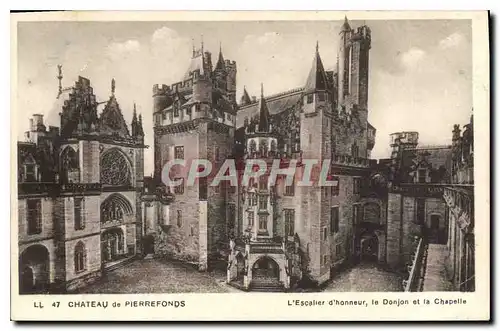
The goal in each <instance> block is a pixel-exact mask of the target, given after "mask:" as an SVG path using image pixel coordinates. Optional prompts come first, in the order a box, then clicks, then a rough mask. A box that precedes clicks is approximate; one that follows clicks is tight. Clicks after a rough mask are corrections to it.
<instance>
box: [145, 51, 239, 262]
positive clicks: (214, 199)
mask: <svg viewBox="0 0 500 331" xmlns="http://www.w3.org/2000/svg"><path fill="white" fill-rule="evenodd" d="M228 63H229V64H231V65H232V64H234V68H233V69H232V70H233V71H234V72H236V64H235V63H234V62H230V61H228ZM227 77H228V73H227V71H226V61H225V60H224V57H223V55H222V51H220V52H219V58H218V61H217V64H216V67H215V69H214V70H213V71H212V63H211V54H210V53H209V52H204V51H203V46H202V48H201V50H193V56H192V58H191V64H190V66H189V69H188V71H187V72H186V74H185V76H184V78H183V80H182V81H180V82H177V83H174V84H172V85H171V86H166V85H162V86H158V85H155V86H154V87H153V99H154V121H155V122H154V130H155V147H154V149H155V151H154V152H155V153H154V154H155V180H156V183H157V185H159V186H162V185H163V184H162V183H161V178H162V171H163V167H164V165H165V164H166V163H167V162H168V161H170V160H173V159H183V160H185V162H186V163H185V167H184V169H186V170H188V169H189V168H190V166H191V162H192V161H193V160H197V159H206V160H209V161H210V162H211V164H212V171H213V173H216V171H217V170H218V167H220V166H221V165H222V164H223V161H224V160H225V159H226V158H227V157H228V156H229V155H231V152H232V148H233V142H234V125H235V118H236V116H235V114H236V110H235V107H234V105H233V103H232V102H231V101H230V99H229V98H228V81H227ZM233 83H234V84H235V81H233ZM229 85H230V87H231V84H229ZM231 88H232V87H231ZM187 172H188V171H181V170H180V169H179V168H178V167H177V168H175V169H174V170H172V171H171V172H170V179H180V180H182V181H183V182H182V184H181V185H179V186H176V187H173V188H172V189H171V193H172V194H173V196H174V199H173V201H172V202H171V203H170V202H166V201H161V199H160V201H157V212H156V214H155V212H154V211H151V215H158V218H159V222H160V226H159V227H158V228H157V229H156V233H154V234H153V235H154V236H155V253H156V254H159V255H170V256H173V257H175V258H177V259H180V260H187V261H189V262H193V263H196V264H197V265H198V267H199V269H200V270H205V269H206V268H207V266H208V261H209V259H210V256H211V255H216V254H217V252H218V248H219V247H220V245H219V244H221V243H225V242H227V233H226V232H227V229H226V219H225V217H221V215H225V214H226V213H225V209H224V208H225V194H226V192H225V187H224V185H220V186H216V187H215V186H210V180H208V181H207V180H206V178H205V179H200V180H199V181H196V182H195V183H188V182H187V176H186V174H187Z"/></svg>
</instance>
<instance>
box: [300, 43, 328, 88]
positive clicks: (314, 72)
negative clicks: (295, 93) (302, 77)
mask: <svg viewBox="0 0 500 331" xmlns="http://www.w3.org/2000/svg"><path fill="white" fill-rule="evenodd" d="M326 89H327V79H326V74H325V68H324V67H323V62H322V61H321V57H320V56H319V48H318V44H316V53H315V54H314V59H313V63H312V66H311V70H310V71H309V75H308V76H307V80H306V85H305V86H304V91H305V92H311V91H315V90H326Z"/></svg>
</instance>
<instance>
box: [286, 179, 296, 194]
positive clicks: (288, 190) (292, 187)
mask: <svg viewBox="0 0 500 331" xmlns="http://www.w3.org/2000/svg"><path fill="white" fill-rule="evenodd" d="M284 195H285V196H294V195H295V183H292V185H286V181H285V194H284Z"/></svg>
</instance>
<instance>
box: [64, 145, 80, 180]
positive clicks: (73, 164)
mask: <svg viewBox="0 0 500 331" xmlns="http://www.w3.org/2000/svg"><path fill="white" fill-rule="evenodd" d="M78 163H79V158H78V153H77V152H76V151H75V150H74V149H73V148H72V147H70V146H68V147H66V148H65V149H64V150H63V152H62V153H61V182H63V183H77V182H79V181H80V166H79V164H78Z"/></svg>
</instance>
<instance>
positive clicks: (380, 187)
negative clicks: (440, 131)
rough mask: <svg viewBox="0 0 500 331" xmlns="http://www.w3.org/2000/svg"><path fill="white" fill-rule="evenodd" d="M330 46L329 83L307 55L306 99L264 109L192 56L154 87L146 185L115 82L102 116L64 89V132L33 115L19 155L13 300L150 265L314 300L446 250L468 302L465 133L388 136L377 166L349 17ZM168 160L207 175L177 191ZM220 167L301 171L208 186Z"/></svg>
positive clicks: (219, 68) (89, 97) (271, 101)
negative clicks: (317, 176) (420, 253)
mask: <svg viewBox="0 0 500 331" xmlns="http://www.w3.org/2000/svg"><path fill="white" fill-rule="evenodd" d="M338 38H339V40H340V44H339V49H338V61H337V66H336V68H335V69H334V70H332V71H328V70H325V68H324V66H323V61H322V59H321V56H320V50H319V46H318V45H317V46H316V49H315V50H312V51H311V55H312V56H311V57H312V63H311V67H310V71H309V75H308V76H307V79H306V81H305V82H304V84H303V86H302V87H299V88H297V89H293V90H290V91H284V92H282V93H279V94H275V95H269V96H266V95H265V93H264V87H263V86H262V88H261V94H260V97H258V98H257V97H250V96H249V94H248V93H247V91H246V90H245V89H244V90H243V95H242V97H241V99H240V100H236V78H237V64H236V62H235V61H231V60H228V59H225V58H224V56H223V53H222V50H219V54H218V58H217V61H216V63H215V65H214V64H213V63H212V55H211V53H210V52H209V51H207V50H205V49H204V48H203V45H202V46H201V48H200V49H198V50H196V49H193V53H192V54H191V62H190V65H189V67H188V68H187V70H186V74H185V75H184V77H183V78H182V80H181V81H179V82H177V83H175V84H171V85H155V86H154V87H153V101H154V108H153V120H154V146H153V153H154V175H153V176H152V177H144V168H143V167H144V148H146V147H147V146H145V145H144V130H143V128H142V120H141V116H140V115H139V117H137V115H136V112H135V109H134V115H133V118H132V122H131V131H129V126H128V124H127V123H126V122H125V120H124V118H123V115H122V113H121V110H120V106H119V105H118V102H117V100H116V98H115V96H114V89H115V87H114V81H113V82H112V93H111V96H110V98H109V100H108V101H107V102H98V101H97V100H96V98H95V95H94V94H93V91H92V87H91V85H90V81H89V80H88V79H86V78H83V77H80V78H79V79H78V81H77V82H76V83H75V84H74V86H73V87H72V88H70V89H62V87H60V89H59V95H58V102H57V103H56V105H55V106H54V107H55V109H56V111H58V112H61V123H60V128H57V127H49V129H48V130H47V128H46V126H45V124H44V123H43V116H41V115H34V118H33V119H32V123H31V129H30V131H29V132H28V133H27V136H26V141H25V142H19V143H18V174H19V178H18V205H19V274H20V291H21V293H32V292H40V291H46V290H52V289H55V290H61V291H71V290H73V289H75V288H78V287H80V286H83V285H85V284H86V283H88V282H91V281H92V280H93V279H97V278H99V277H100V276H101V274H102V273H103V272H105V271H106V270H108V269H109V268H113V267H117V266H120V265H121V264H123V263H124V262H126V261H127V260H128V259H130V258H132V257H139V256H144V255H154V256H156V257H158V258H169V259H175V260H180V261H184V262H188V263H191V264H193V265H195V266H196V267H197V268H198V269H199V270H200V271H205V270H208V269H211V268H215V267H217V265H219V264H222V265H224V266H225V268H226V272H227V282H228V283H229V284H232V285H234V286H236V287H239V288H242V289H245V290H262V289H265V290H284V289H290V288H294V287H297V286H299V287H301V286H309V285H313V286H314V285H320V284H322V283H325V282H326V281H328V280H329V279H331V278H332V277H333V276H335V274H336V272H337V270H339V269H340V268H341V267H345V266H350V265H353V264H355V263H358V262H359V261H361V260H370V261H372V262H376V263H379V264H380V265H383V266H386V267H388V268H392V269H394V270H397V271H400V272H404V273H406V272H408V270H407V269H408V265H409V264H411V263H412V259H413V258H414V255H415V254H414V252H415V249H416V247H417V242H418V239H419V238H420V239H421V238H425V239H426V243H427V242H430V243H435V244H441V245H447V247H448V249H449V251H450V260H449V261H448V262H447V263H448V266H449V270H450V274H452V275H453V276H452V278H453V282H454V284H455V287H456V288H457V289H461V290H471V289H473V281H471V279H473V275H474V268H473V267H472V268H471V267H470V265H473V263H474V254H473V243H474V241H473V212H472V211H473V209H471V208H473V207H472V206H473V200H474V196H473V193H472V192H473V191H472V189H471V188H472V187H473V180H472V179H471V178H472V172H473V171H472V170H471V169H473V163H472V160H473V158H472V155H473V154H472V146H473V145H472V141H473V139H472V122H471V123H470V124H469V125H468V126H466V130H465V131H464V133H463V136H461V132H460V129H459V128H458V127H456V128H455V130H454V133H453V144H452V145H451V146H430V147H425V146H420V145H419V143H418V133H417V132H398V133H394V134H392V135H391V149H392V153H391V156H390V157H389V158H387V159H382V160H372V159H371V157H370V154H371V150H372V149H373V147H374V145H375V137H376V129H375V128H374V127H373V126H372V125H371V124H370V123H369V122H368V112H369V107H368V87H369V85H368V76H369V53H370V48H371V31H370V28H369V27H368V26H365V25H363V26H360V27H357V28H355V29H353V28H351V26H350V24H349V22H348V21H347V19H346V20H345V22H344V24H343V25H342V27H341V30H340V33H339V36H338ZM99 104H105V107H104V109H103V111H102V114H101V115H98V114H97V107H98V105H99ZM174 159H182V160H185V161H186V167H185V169H189V168H190V163H191V162H192V161H193V160H196V159H207V160H209V161H210V162H211V164H212V165H213V168H214V169H212V174H211V176H209V177H208V178H199V179H197V180H196V181H195V182H194V183H193V185H191V184H189V183H187V178H186V172H185V171H183V169H182V168H181V167H177V168H173V169H172V170H171V171H170V173H169V174H168V175H169V177H170V178H172V179H177V180H180V181H181V182H182V184H181V185H178V186H175V187H172V188H171V187H168V186H166V185H165V184H164V183H163V180H162V176H165V174H164V173H163V168H164V166H165V164H166V163H167V162H169V161H172V160H174ZM226 159H233V160H235V163H236V165H237V169H238V171H239V175H238V177H241V172H242V168H241V167H240V166H239V165H242V164H245V163H248V162H252V161H256V160H258V161H260V162H264V163H266V164H267V165H268V169H269V168H270V166H271V164H272V163H273V160H275V159H280V160H281V164H282V165H283V166H284V167H287V166H289V165H290V164H291V163H296V164H297V166H296V169H297V171H296V177H295V178H294V180H293V181H292V182H291V183H289V182H287V181H286V177H285V176H284V175H282V176H279V177H278V181H277V183H276V185H271V183H270V182H269V180H268V178H269V175H270V173H269V172H266V173H265V174H264V176H262V177H261V178H260V179H259V180H254V181H250V183H249V184H248V185H238V186H232V185H228V182H227V181H222V182H221V183H220V184H219V185H217V186H212V185H210V184H211V181H212V180H213V174H215V173H216V172H217V170H218V168H219V167H221V165H222V164H223V163H224V161H225V160H226ZM310 159H313V160H317V161H318V164H322V161H323V160H331V163H330V167H329V168H328V169H327V170H328V171H327V172H328V178H329V179H330V180H331V181H332V182H333V186H329V187H324V186H323V187H322V186H319V185H313V186H299V185H297V183H298V181H299V180H300V176H301V174H302V173H304V171H305V170H304V169H305V164H306V163H307V160H310ZM202 170H203V169H198V171H202ZM457 190H458V191H457ZM457 192H458V193H457ZM124 268H126V266H124ZM464 284H466V285H464Z"/></svg>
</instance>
